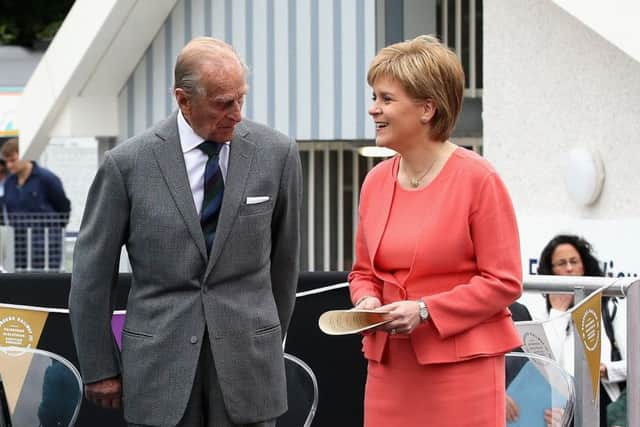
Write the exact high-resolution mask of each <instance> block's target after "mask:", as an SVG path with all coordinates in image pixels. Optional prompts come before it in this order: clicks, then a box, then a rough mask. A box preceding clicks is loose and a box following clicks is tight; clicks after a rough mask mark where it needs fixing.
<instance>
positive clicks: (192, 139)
mask: <svg viewBox="0 0 640 427" xmlns="http://www.w3.org/2000/svg"><path fill="white" fill-rule="evenodd" d="M178 135H179V136H180V146H181V147H182V152H183V153H186V152H187V151H191V150H193V149H194V148H197V147H198V145H200V144H201V143H202V141H204V138H202V137H201V136H199V135H198V134H197V133H195V132H194V131H193V129H192V128H191V126H190V125H189V123H187V120H186V119H185V118H184V116H183V115H182V111H181V110H180V109H178ZM223 144H227V145H228V144H229V141H225V142H224V143H223Z"/></svg>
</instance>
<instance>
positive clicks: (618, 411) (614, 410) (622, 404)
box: [607, 390, 629, 427]
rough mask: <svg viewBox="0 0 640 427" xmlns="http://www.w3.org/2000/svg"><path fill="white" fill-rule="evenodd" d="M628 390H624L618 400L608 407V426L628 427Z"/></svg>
mask: <svg viewBox="0 0 640 427" xmlns="http://www.w3.org/2000/svg"><path fill="white" fill-rule="evenodd" d="M628 425H629V424H628V423H627V390H624V391H623V392H622V394H621V395H620V397H619V398H618V400H616V401H615V402H612V403H610V404H609V406H608V407H607V426H609V427H627V426H628Z"/></svg>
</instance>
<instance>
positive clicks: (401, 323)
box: [380, 301, 420, 334]
mask: <svg viewBox="0 0 640 427" xmlns="http://www.w3.org/2000/svg"><path fill="white" fill-rule="evenodd" d="M380 311H386V312H388V313H389V317H391V319H392V320H391V322H389V323H387V324H385V325H384V326H383V328H384V329H385V330H386V331H388V332H389V333H392V334H410V333H411V332H413V330H414V329H415V328H416V327H417V326H418V325H419V324H420V307H419V306H418V301H397V302H392V303H391V304H387V305H383V306H382V307H380Z"/></svg>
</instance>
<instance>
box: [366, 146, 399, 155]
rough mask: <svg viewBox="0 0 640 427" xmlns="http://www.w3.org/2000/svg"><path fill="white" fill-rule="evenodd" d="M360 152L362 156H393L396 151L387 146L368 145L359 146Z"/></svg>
mask: <svg viewBox="0 0 640 427" xmlns="http://www.w3.org/2000/svg"><path fill="white" fill-rule="evenodd" d="M358 154H360V155H361V156H362V157H391V156H393V155H395V154H396V152H395V151H393V150H391V149H390V148H386V147H378V146H375V145H366V146H364V147H358Z"/></svg>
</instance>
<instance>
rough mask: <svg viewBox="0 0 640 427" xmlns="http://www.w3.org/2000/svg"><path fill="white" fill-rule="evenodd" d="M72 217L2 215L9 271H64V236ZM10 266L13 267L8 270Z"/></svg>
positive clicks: (63, 215)
mask: <svg viewBox="0 0 640 427" xmlns="http://www.w3.org/2000/svg"><path fill="white" fill-rule="evenodd" d="M68 221H69V214H66V213H65V214H60V213H41V212H37V213H33V212H19V213H18V212H15V213H7V212H3V214H2V223H3V224H4V225H5V227H7V228H8V231H11V233H3V234H2V236H6V238H4V237H3V238H2V240H0V245H1V246H2V248H3V249H2V252H3V254H5V255H8V256H7V257H3V259H4V258H7V259H8V261H6V262H7V266H5V265H3V266H2V268H3V269H4V270H6V271H16V272H20V271H62V270H63V266H64V255H65V254H64V235H65V234H64V233H65V227H66V225H67V222H68ZM7 267H9V268H7Z"/></svg>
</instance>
